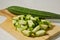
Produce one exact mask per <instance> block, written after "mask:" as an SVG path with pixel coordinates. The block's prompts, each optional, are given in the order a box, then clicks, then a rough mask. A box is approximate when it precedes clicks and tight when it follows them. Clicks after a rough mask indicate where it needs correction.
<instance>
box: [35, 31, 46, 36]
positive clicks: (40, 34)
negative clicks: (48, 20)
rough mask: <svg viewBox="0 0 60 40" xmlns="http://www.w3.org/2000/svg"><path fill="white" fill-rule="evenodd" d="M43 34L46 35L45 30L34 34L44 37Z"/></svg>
mask: <svg viewBox="0 0 60 40" xmlns="http://www.w3.org/2000/svg"><path fill="white" fill-rule="evenodd" d="M45 33H46V31H45V30H39V31H37V32H36V36H42V35H44V34H45Z"/></svg>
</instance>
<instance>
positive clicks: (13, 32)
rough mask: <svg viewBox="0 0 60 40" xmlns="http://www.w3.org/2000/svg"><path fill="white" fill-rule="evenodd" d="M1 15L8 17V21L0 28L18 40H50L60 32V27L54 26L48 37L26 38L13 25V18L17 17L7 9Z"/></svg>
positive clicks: (1, 11) (0, 25)
mask: <svg viewBox="0 0 60 40" xmlns="http://www.w3.org/2000/svg"><path fill="white" fill-rule="evenodd" d="M0 15H2V16H6V17H7V19H6V20H5V22H3V23H2V24H0V27H1V28H3V29H4V30H6V31H7V32H8V33H10V34H11V35H13V36H14V37H15V38H17V40H49V38H51V37H54V36H55V35H57V34H58V33H59V32H60V27H58V26H54V28H53V29H51V30H49V31H47V33H48V35H44V36H41V37H34V38H33V37H26V36H24V35H23V34H22V33H21V32H18V31H17V30H16V28H15V27H14V25H13V24H12V18H13V17H14V16H16V15H13V14H11V13H10V12H9V11H7V10H6V9H4V10H0Z"/></svg>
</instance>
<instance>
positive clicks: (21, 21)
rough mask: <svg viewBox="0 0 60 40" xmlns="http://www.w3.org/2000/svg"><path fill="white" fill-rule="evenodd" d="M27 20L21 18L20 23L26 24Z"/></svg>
mask: <svg viewBox="0 0 60 40" xmlns="http://www.w3.org/2000/svg"><path fill="white" fill-rule="evenodd" d="M26 23H27V22H26V21H25V20H19V24H22V25H25V24H26Z"/></svg>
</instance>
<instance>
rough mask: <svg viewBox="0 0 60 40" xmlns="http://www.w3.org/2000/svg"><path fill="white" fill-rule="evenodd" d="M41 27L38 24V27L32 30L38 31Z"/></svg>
mask: <svg viewBox="0 0 60 40" xmlns="http://www.w3.org/2000/svg"><path fill="white" fill-rule="evenodd" d="M40 28H41V27H40V26H39V25H38V26H36V27H35V28H34V29H33V31H32V32H36V31H38V30H39V29H40Z"/></svg>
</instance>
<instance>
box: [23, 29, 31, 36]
mask: <svg viewBox="0 0 60 40" xmlns="http://www.w3.org/2000/svg"><path fill="white" fill-rule="evenodd" d="M22 33H23V34H24V35H25V36H30V35H31V31H29V30H23V31H22Z"/></svg>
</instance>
